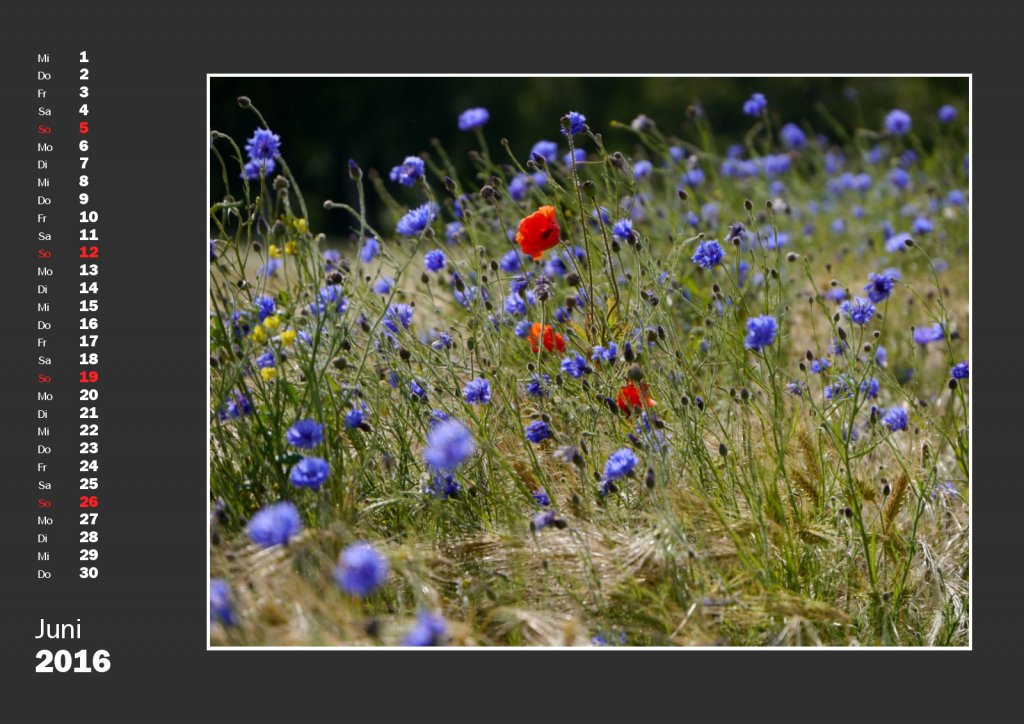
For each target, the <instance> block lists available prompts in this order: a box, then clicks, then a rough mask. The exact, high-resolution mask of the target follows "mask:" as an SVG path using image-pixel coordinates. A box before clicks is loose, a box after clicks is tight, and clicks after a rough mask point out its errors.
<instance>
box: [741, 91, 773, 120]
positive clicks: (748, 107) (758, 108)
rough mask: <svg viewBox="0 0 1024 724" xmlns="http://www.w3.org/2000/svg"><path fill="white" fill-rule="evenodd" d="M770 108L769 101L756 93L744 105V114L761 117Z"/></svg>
mask: <svg viewBox="0 0 1024 724" xmlns="http://www.w3.org/2000/svg"><path fill="white" fill-rule="evenodd" d="M767 107H768V99H767V98H765V97H764V94H762V93H755V94H754V95H752V96H750V100H748V101H747V102H746V103H744V104H743V112H744V113H746V114H747V115H748V116H759V115H761V113H763V112H764V109H765V108H767Z"/></svg>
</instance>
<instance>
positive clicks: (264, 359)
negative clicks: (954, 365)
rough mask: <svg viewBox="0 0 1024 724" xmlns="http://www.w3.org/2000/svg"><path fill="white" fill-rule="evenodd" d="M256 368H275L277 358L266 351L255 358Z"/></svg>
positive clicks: (269, 351) (271, 352)
mask: <svg viewBox="0 0 1024 724" xmlns="http://www.w3.org/2000/svg"><path fill="white" fill-rule="evenodd" d="M256 366H257V367H259V368H260V369H261V370H262V369H264V368H266V367H277V357H276V356H275V355H274V353H273V351H271V350H269V349H268V350H267V351H266V352H264V353H263V354H261V355H260V356H259V357H257V358H256Z"/></svg>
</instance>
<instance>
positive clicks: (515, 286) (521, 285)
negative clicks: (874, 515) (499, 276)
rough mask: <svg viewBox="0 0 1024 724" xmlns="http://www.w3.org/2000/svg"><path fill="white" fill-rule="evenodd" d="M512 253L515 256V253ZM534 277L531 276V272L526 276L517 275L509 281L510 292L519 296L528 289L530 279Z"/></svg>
mask: <svg viewBox="0 0 1024 724" xmlns="http://www.w3.org/2000/svg"><path fill="white" fill-rule="evenodd" d="M511 253H513V254H515V252H514V251H513V252H511ZM532 276H533V275H532V274H530V272H526V273H525V274H516V275H515V276H514V277H512V279H511V280H510V281H509V283H508V290H509V291H510V292H512V293H513V294H518V293H519V292H521V291H522V290H523V289H526V288H527V287H528V286H530V278H531V277H532Z"/></svg>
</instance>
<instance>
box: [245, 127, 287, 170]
mask: <svg viewBox="0 0 1024 724" xmlns="http://www.w3.org/2000/svg"><path fill="white" fill-rule="evenodd" d="M245 152H246V153H248V154H249V160H250V161H270V160H272V159H275V158H277V157H278V156H280V155H281V137H280V136H278V135H277V134H276V133H272V132H270V131H265V130H263V129H262V128H257V129H256V131H255V132H254V133H253V134H252V138H249V139H246V143H245ZM271 168H272V167H271ZM271 168H268V169H267V173H270V171H271Z"/></svg>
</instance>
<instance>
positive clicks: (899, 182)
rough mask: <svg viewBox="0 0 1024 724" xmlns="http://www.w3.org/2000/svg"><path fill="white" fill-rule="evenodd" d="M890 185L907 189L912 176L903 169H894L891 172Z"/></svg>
mask: <svg viewBox="0 0 1024 724" xmlns="http://www.w3.org/2000/svg"><path fill="white" fill-rule="evenodd" d="M889 183H891V184H892V185H893V186H895V187H896V188H898V189H903V188H906V187H907V184H909V183H910V174H908V173H907V172H906V171H904V170H903V169H902V168H899V167H897V168H894V169H893V170H892V171H890V172H889Z"/></svg>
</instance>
